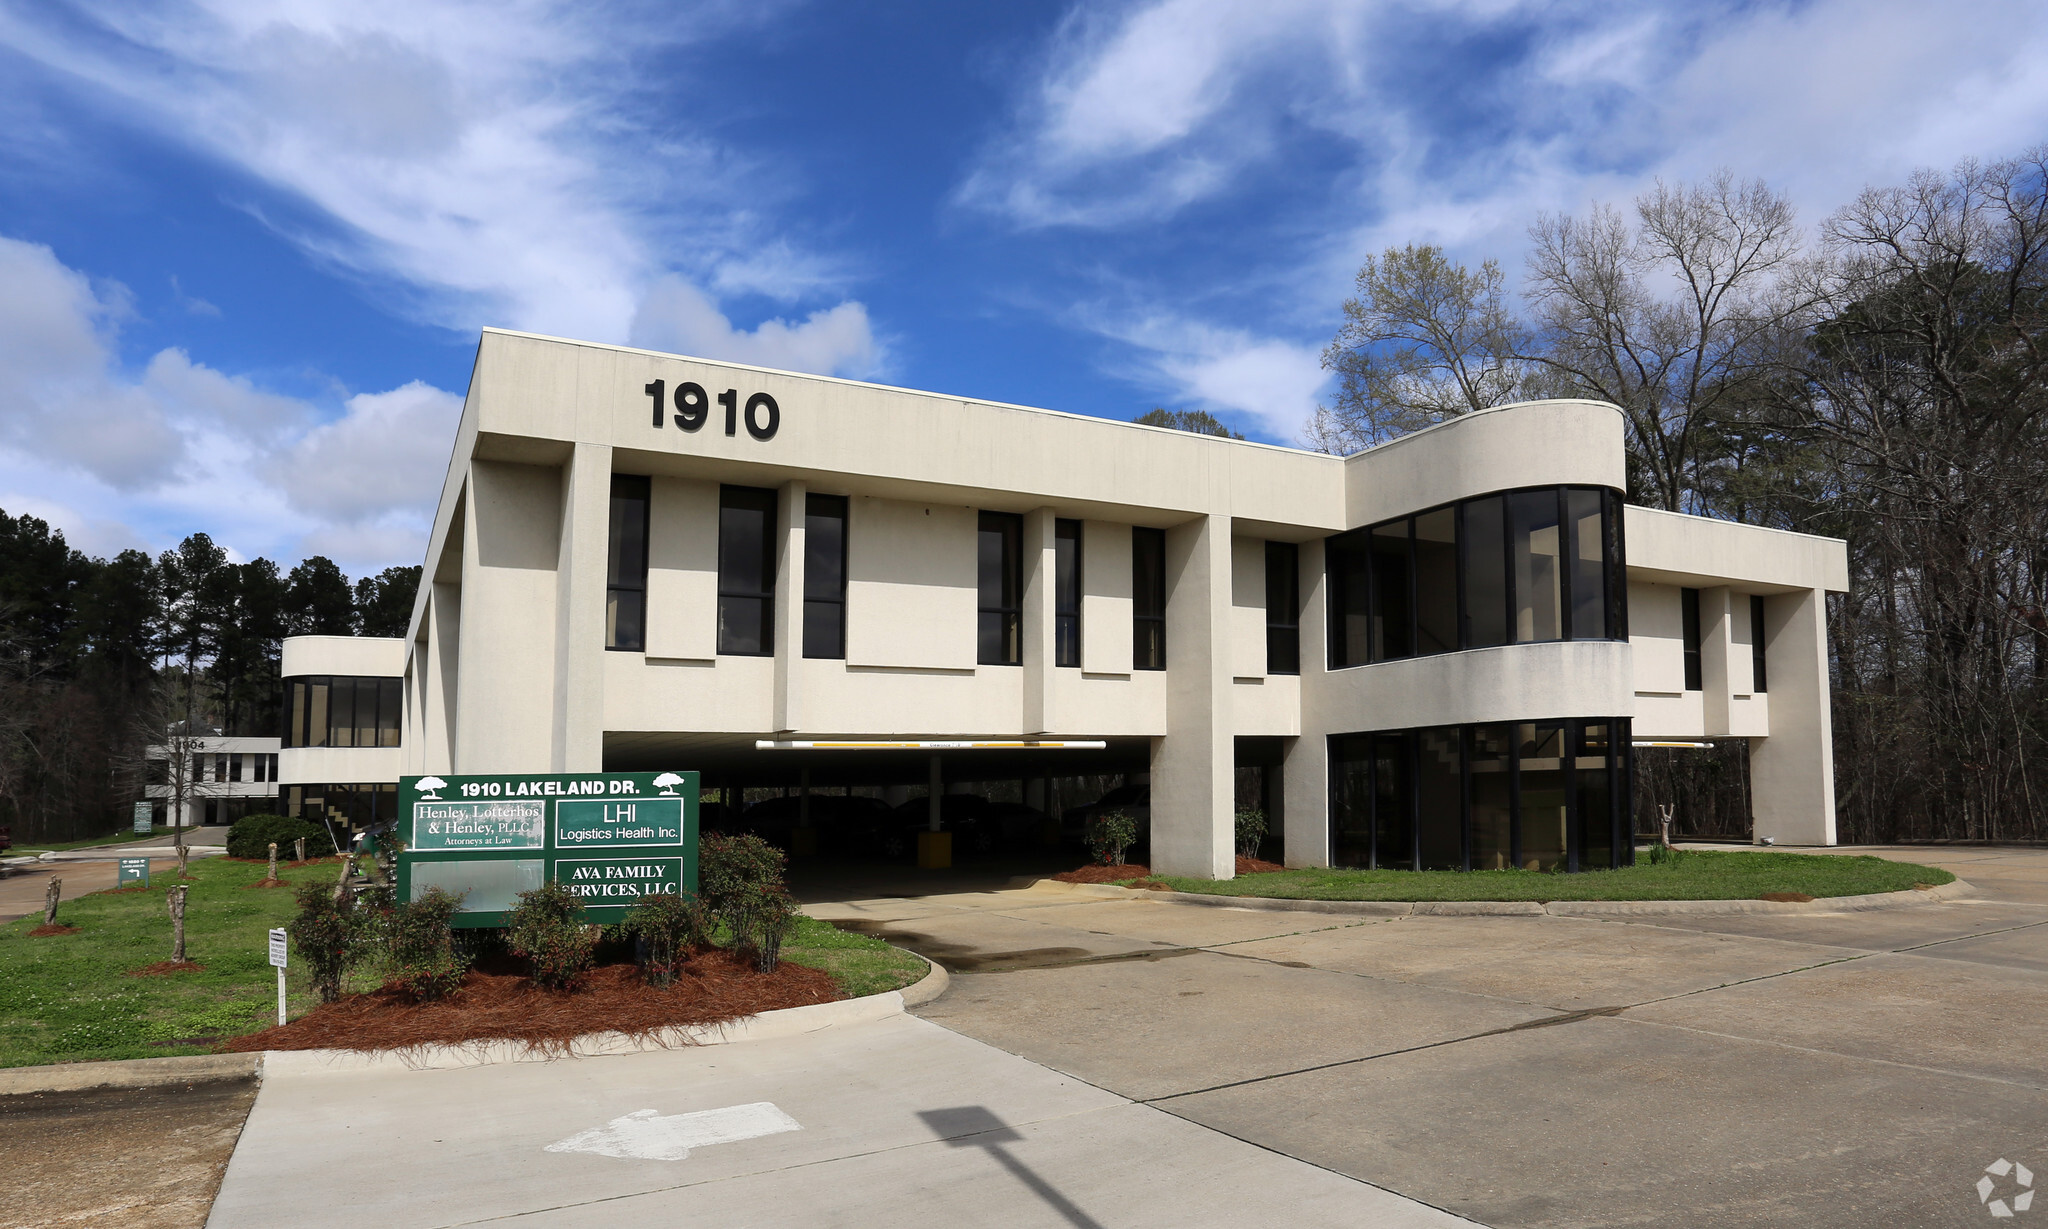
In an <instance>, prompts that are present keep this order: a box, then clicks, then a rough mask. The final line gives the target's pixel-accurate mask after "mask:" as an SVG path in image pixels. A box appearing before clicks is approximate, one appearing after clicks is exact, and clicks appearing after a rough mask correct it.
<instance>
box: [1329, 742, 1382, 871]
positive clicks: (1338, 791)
mask: <svg viewBox="0 0 2048 1229" xmlns="http://www.w3.org/2000/svg"><path fill="white" fill-rule="evenodd" d="M1330 865H1332V866H1371V865H1372V740H1371V739H1370V738H1369V737H1366V736H1364V735H1360V734H1344V735H1336V736H1333V737H1332V738H1331V739H1330Z"/></svg>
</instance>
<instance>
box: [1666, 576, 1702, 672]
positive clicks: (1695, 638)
mask: <svg viewBox="0 0 2048 1229" xmlns="http://www.w3.org/2000/svg"><path fill="white" fill-rule="evenodd" d="M1678 618H1679V624H1680V629H1681V630H1680V634H1681V635H1683V636H1684V637H1685V689H1686V690H1687V691H1698V690H1700V688H1702V687H1703V686H1705V684H1704V683H1703V682H1702V681H1701V680H1702V675H1701V673H1700V591H1699V590H1698V589H1680V590H1679V591H1678ZM1667 660H1669V659H1667Z"/></svg>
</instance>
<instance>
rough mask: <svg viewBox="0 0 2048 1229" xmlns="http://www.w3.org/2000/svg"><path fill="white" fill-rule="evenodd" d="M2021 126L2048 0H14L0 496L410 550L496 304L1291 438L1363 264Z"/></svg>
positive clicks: (1493, 250)
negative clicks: (969, 1)
mask: <svg viewBox="0 0 2048 1229" xmlns="http://www.w3.org/2000/svg"><path fill="white" fill-rule="evenodd" d="M2042 140H2048V8H2044V7H2043V6H2041V5H2040V4H2038V3H2037V2H2028V3H1999V2H1994V0H1983V2H1978V3H1957V4H1949V5H1927V4H1924V3H1913V4H1908V3H1898V2H1894V0H1814V2H1812V3H1783V4H1771V3H1747V4H1740V3H1738V4H1724V3H1712V2H1710V0H1694V2H1689V3H1671V4H1661V5H1660V4H1655V3H1647V2H1645V3H1615V4H1599V3H1553V4H1519V3H1514V2H1512V0H1468V2H1464V3H1457V2H1444V3H1428V2H1425V0H1413V2H1410V3H1370V2H1364V0H1358V2H1352V0H1298V2H1297V0H1247V2H1243V3H1224V2H1222V0H1141V2H1137V3H1124V4H1113V3H1105V4H1095V5H1086V6H1074V5H1069V4H1064V3H1029V2H1022V0H1015V2H1012V3H1008V4H1002V5H995V4H989V5H962V4H957V3H953V4H945V3H932V4H912V3H900V4H886V3H877V4H868V5H828V4H816V3H798V2H795V0H755V2H752V3H724V2H718V0H712V2H707V3H698V4H690V3H655V2H648V3H624V4H605V3H597V2H591V0H586V2H583V3H561V4H555V3H537V2H525V3H522V2H518V0H494V2H491V3H473V4H472V3H439V4H437V3H432V2H430V0H405V2H402V3H400V2H391V0H347V2H342V0H268V2H264V3H257V2H253V0H251V2H240V0H188V2H183V3H180V2H165V3H154V4H150V3H128V4H113V3H92V2H76V3H65V2H63V0H0V508H4V509H5V510H7V511H8V512H10V513H18V512H24V511H27V512H33V513H34V514H36V515H39V516H42V517H45V518H46V519H48V520H50V521H51V522H52V523H54V524H56V525H57V526H59V527H60V528H62V529H63V530H64V531H65V533H66V534H67V535H68V536H69V537H70V538H71V539H72V541H73V542H74V543H75V544H77V545H79V546H81V547H83V548H85V549H87V550H89V551H92V552H94V553H109V552H112V551H115V550H119V549H122V548H125V547H129V546H137V547H143V548H146V549H151V550H158V549H162V548H164V547H165V546H168V545H170V544H172V543H174V542H175V541H176V540H177V539H178V538H180V537H182V536H183V535H184V534H185V533H188V532H191V531H193V530H205V531H207V532H209V533H211V534H213V535H214V536H215V537H216V539H217V540H219V541H221V542H222V543H223V544H224V545H226V546H228V547H229V548H230V550H231V551H233V552H234V554H235V555H237V556H238V557H244V558H246V557H252V556H255V555H258V554H265V555H269V556H271V557H272V558H275V559H278V560H280V561H281V562H285V563H290V562H292V561H294V560H296V559H298V558H300V557H302V556H303V555H306V554H310V553H322V554H327V555H329V556H331V557H333V558H335V559H336V560H337V561H338V562H340V563H341V564H342V565H343V567H344V568H346V569H348V570H349V571H350V572H351V573H354V574H360V573H361V572H363V571H365V570H370V569H374V568H378V567H382V566H384V565H386V564H389V563H397V562H407V563H409V562H417V560H418V558H419V555H420V553H421V550H422V547H423V544H424V534H425V530H426V528H427V518H428V517H429V516H430V515H431V504H432V499H433V497H434V494H435V493H436V492H437V491H438V487H439V482H440V476H441V473H442V470H443V469H444V467H445V464H446V458H447V446H448V441H449V439H450V437H451V434H452V429H453V423H454V416H455V413H456V411H457V408H458V407H459V404H460V398H461V393H462V391H463V388H464V386H465V383H466V381H467V379H468V374H469V364H470V359H471V356H472V353H473V351H474V348H475V341H476V331H477V330H478V329H479V328H480V327H482V326H485V325H498V326H504V327H510V328H521V329H530V330H534V331H539V332H547V333H556V334H561V335H566V336H574V337H584V338H592V339H596V340H601V341H610V342H628V343H632V344H639V345H647V346H651V347H654V348H659V349H672V350H676V351H679V352H684V353H694V354H701V355H705V356H708V357H714V358H731V359H736V360H741V361H747V362H756V363H762V364H766V365H770V366H779V367H789V368H794V369H799V370H810V371H821V372H828V373H832V374H837V375H845V376H853V377H858V378H866V379H875V380H881V381H885V382H888V383H896V384H904V385H908V386H912V387H919V388H931V389H937V390H941V391H946V392H955V393H960V394H965V395H972V396H979V397H988V398H993V399H998V400H1004V401H1014V402H1022V403H1025V404H1034V405H1044V406H1051V407H1054V408H1058V409H1064V410H1071V411H1078V412H1082V413H1090V414H1101V415H1106V416H1112V417H1119V418H1129V417H1132V416H1134V415H1136V414H1138V413H1141V412H1142V411H1144V410H1145V409H1147V408H1149V407H1151V406H1154V405H1167V406H1176V407H1200V408H1204V409H1208V410H1210V411H1212V412H1215V413H1217V414H1219V415H1220V416H1222V417H1223V418H1225V419H1226V420H1228V421H1230V422H1232V423H1233V424H1235V425H1237V426H1238V427H1239V428H1240V429H1241V430H1243V431H1245V432H1246V433H1247V434H1249V435H1251V436H1253V437H1254V438H1259V439H1266V440H1272V441H1276V442H1288V443H1291V442H1295V441H1296V440H1297V439H1298V438H1299V432H1300V430H1301V427H1302V425H1303V423H1304V422H1305V420H1306V419H1307V417H1308V416H1309V414H1310V413H1311V412H1312V411H1313V409H1314V407H1315V405H1316V403H1317V400H1318V398H1319V397H1321V396H1323V395H1325V393H1326V386H1325V382H1324V373H1323V372H1322V371H1321V369H1320V367H1319V365H1318V361H1317V358H1318V354H1319V352H1320V350H1321V348H1322V346H1323V344H1324V343H1325V342H1326V341H1327V340H1328V338H1329V336H1330V335H1331V333H1332V332H1333V330H1334V329H1335V327H1336V324H1337V318H1338V314H1339V310H1340V305H1341V303H1342V301H1343V298H1344V296H1345V292H1346V291H1347V289H1348V287H1349V283H1350V279H1351V276H1352V274H1353V273H1354V272H1355V271H1356V269H1357V266H1358V264H1359V262H1360V260H1361V259H1362V258H1363V257H1364V256H1365V255H1366V254H1368V253H1371V252H1376V251H1378V250H1380V249H1382V248H1384V247H1386V246H1388V245H1390V244H1398V243H1405V242H1436V243H1442V244H1444V245H1446V246H1447V247H1449V248H1450V249H1451V250H1452V252H1453V253H1454V254H1455V255H1457V256H1459V257H1460V258H1462V259H1466V260H1469V261H1475V262H1476V261H1477V260H1480V259H1483V258H1486V257H1496V258H1499V259H1500V260H1501V261H1502V262H1503V264H1504V265H1505V266H1506V267H1507V269H1508V270H1509V271H1510V275H1511V278H1513V279H1515V280H1519V271H1520V262H1521V256H1522V251H1523V249H1524V246H1525V244H1526V231H1527V228H1528V225H1529V223H1530V222H1531V221H1533V220H1534V218H1535V216H1536V215H1537V213H1539V212H1541V211H1545V210H1549V211H1565V212H1572V211H1578V210H1583V209H1585V208H1586V207H1587V206H1588V205H1590V204H1591V203H1594V202H1600V201H1612V202H1617V203H1624V204H1625V203H1626V202H1627V200H1628V199H1629V198H1630V197H1632V196H1633V195H1634V194H1636V193H1637V192H1640V191H1642V190H1643V189H1644V188H1645V187H1647V186H1648V185H1650V184H1651V183H1652V182H1654V181H1655V180H1656V179H1657V178H1659V177H1662V178H1664V179H1666V180H1673V179H1687V178H1695V177H1700V176H1703V175H1706V174H1709V173H1711V172H1713V171H1714V170H1716V169H1717V168H1723V167H1725V168H1729V169H1731V170H1733V171H1734V172H1735V173H1737V174H1738V175H1742V176H1745V177H1747V176H1761V177H1763V178H1765V179H1767V180H1769V181H1770V182H1771V183H1773V184H1774V185H1775V186H1777V187H1779V188H1780V189H1782V190H1784V191H1786V192H1788V193H1790V194H1791V196H1792V197H1793V199H1794V200H1795V201H1796V202H1797V203H1798V205H1799V207H1800V213H1801V218H1802V220H1803V221H1804V222H1805V223H1806V224H1807V225H1808V226H1814V225H1817V224H1818V223H1819V222H1820V221H1821V220H1822V219H1823V218H1825V217H1826V215H1827V214H1828V213H1829V212H1830V211H1831V210H1833V209H1834V208H1836V207H1838V206H1839V205H1841V204H1843V203H1845V202H1847V201H1848V200H1849V199H1851V198H1852V197H1853V196H1854V195H1855V193H1856V192H1857V191H1859V190H1860V189H1861V188H1863V187H1864V186H1865V185H1868V184H1874V183H1875V184H1882V183H1890V182H1896V181H1898V180H1900V179H1902V178H1903V177H1904V176H1906V175H1907V174H1909V173H1911V172H1912V171H1913V170H1914V169H1915V168H1919V167H1925V166H1932V167H1937V168H1947V167H1949V166H1951V165H1953V164H1954V163H1955V162H1957V161H1958V160H1960V159H1962V158H1965V157H1978V158H1987V159H1988V158H1995V157H1999V156H2002V155H2006V154H2011V153H2016V152H2018V151H2020V150H2021V149H2023V148H2026V147H2027V146H2029V145H2032V144H2035V143H2037V142H2039V141H2042Z"/></svg>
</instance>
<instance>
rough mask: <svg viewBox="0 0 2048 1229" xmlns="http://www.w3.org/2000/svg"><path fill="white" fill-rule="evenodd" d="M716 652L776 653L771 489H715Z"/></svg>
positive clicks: (773, 496)
mask: <svg viewBox="0 0 2048 1229" xmlns="http://www.w3.org/2000/svg"><path fill="white" fill-rule="evenodd" d="M718 651H719V652H720V653H725V654H730V655H735V656H742V657H762V656H767V655H769V654H772V653H773V652H774V651H775V492H773V491H767V490H761V489H758V488H755V487H740V486H728V487H720V488H719V491H718Z"/></svg>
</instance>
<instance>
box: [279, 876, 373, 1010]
mask: <svg viewBox="0 0 2048 1229" xmlns="http://www.w3.org/2000/svg"><path fill="white" fill-rule="evenodd" d="M297 896H298V901H299V915H298V916H297V917H295V918H293V919H292V920H291V923H290V925H289V926H288V927H287V929H289V930H290V931H291V936H292V942H293V944H295V945H296V946H297V947H298V958H299V959H300V960H302V961H304V962H305V965H306V968H307V969H308V970H310V971H311V972H312V975H313V988H314V989H315V990H318V991H319V992H320V1001H321V1002H323V1003H332V1002H333V1001H334V1000H336V999H338V998H340V997H341V983H342V979H343V978H344V977H346V976H348V971H349V970H350V969H352V968H354V967H355V965H356V964H357V963H358V962H359V961H361V960H362V958H363V946H364V944H363V940H364V938H365V929H366V927H365V923H366V922H367V921H368V917H367V916H366V915H365V914H364V913H363V912H362V911H360V910H359V909H357V907H356V900H355V897H354V896H352V895H350V894H348V893H346V892H344V893H341V894H340V895H339V896H338V897H337V895H336V893H335V891H334V889H333V888H331V887H329V886H328V885H327V884H324V883H302V884H300V885H299V888H298V892H297Z"/></svg>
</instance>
